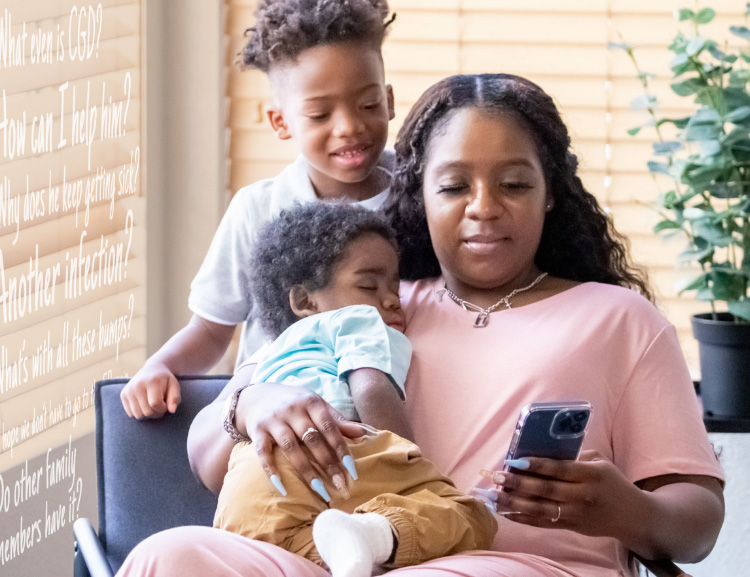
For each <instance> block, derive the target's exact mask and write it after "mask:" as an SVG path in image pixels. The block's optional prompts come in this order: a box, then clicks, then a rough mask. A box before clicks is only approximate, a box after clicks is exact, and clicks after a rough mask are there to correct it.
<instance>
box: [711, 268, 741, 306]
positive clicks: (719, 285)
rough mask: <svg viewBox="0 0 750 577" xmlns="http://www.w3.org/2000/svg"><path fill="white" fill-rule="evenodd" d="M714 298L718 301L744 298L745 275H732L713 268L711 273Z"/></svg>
mask: <svg viewBox="0 0 750 577" xmlns="http://www.w3.org/2000/svg"><path fill="white" fill-rule="evenodd" d="M711 279H712V288H713V293H714V298H715V299H716V300H720V301H736V300H738V299H740V298H741V297H744V296H745V284H746V282H745V280H746V279H745V275H743V274H732V273H731V272H729V271H725V270H723V269H721V268H717V267H714V268H713V271H712V272H711Z"/></svg>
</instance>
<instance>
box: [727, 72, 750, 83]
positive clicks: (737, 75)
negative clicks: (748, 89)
mask: <svg viewBox="0 0 750 577" xmlns="http://www.w3.org/2000/svg"><path fill="white" fill-rule="evenodd" d="M748 80H750V70H746V69H742V70H732V72H730V73H729V85H730V86H742V87H744V86H745V84H746V83H747V81H748Z"/></svg>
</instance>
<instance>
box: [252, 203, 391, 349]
mask: <svg viewBox="0 0 750 577" xmlns="http://www.w3.org/2000/svg"><path fill="white" fill-rule="evenodd" d="M370 233H375V234H379V235H380V236H382V237H383V238H384V239H386V240H387V241H388V242H389V243H391V245H393V248H394V250H396V235H395V233H394V231H393V229H392V228H391V225H390V224H389V223H388V221H387V219H386V218H385V216H384V215H382V214H381V213H378V212H375V211H372V210H368V209H366V208H362V207H361V206H357V205H355V204H345V203H341V202H314V203H308V204H296V205H295V206H294V207H292V208H290V209H288V210H284V211H282V212H281V214H279V216H278V217H276V218H274V219H273V220H271V221H269V222H267V223H266V224H265V225H264V226H262V227H261V229H260V231H259V232H258V236H257V237H256V241H255V249H254V250H253V254H252V256H251V260H250V263H249V264H250V267H251V269H250V270H251V271H252V273H251V275H250V276H251V280H250V287H249V288H250V291H251V294H252V295H253V301H254V305H255V311H254V315H255V318H256V319H257V320H258V321H259V322H260V325H261V328H262V329H263V330H264V331H265V332H266V333H268V334H269V335H270V336H271V337H273V338H276V337H278V336H279V335H280V334H281V333H282V332H284V330H285V329H287V328H288V327H289V326H290V325H291V324H292V323H294V322H295V321H297V320H298V319H297V317H296V315H295V314H294V312H293V311H292V307H291V305H290V304H289V292H290V291H291V290H292V287H294V286H295V285H302V286H303V287H305V288H306V289H307V290H309V291H315V290H320V289H323V288H325V287H326V286H328V284H329V283H330V282H331V280H332V279H333V275H334V273H335V269H336V266H337V265H338V264H339V263H340V262H341V261H342V260H343V259H344V258H345V257H346V254H347V250H348V248H349V246H350V245H351V243H352V242H353V241H355V240H357V239H358V238H360V237H362V236H364V235H365V234H370Z"/></svg>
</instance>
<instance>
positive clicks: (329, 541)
mask: <svg viewBox="0 0 750 577" xmlns="http://www.w3.org/2000/svg"><path fill="white" fill-rule="evenodd" d="M313 540H314V541H315V546H316V547H317V548H318V553H319V554H320V556H321V557H322V558H323V561H325V562H326V564H327V565H328V568H329V569H330V570H331V575H332V577H371V575H372V574H373V568H374V567H375V566H377V565H380V564H382V563H385V562H386V561H387V560H388V558H389V557H390V556H391V553H392V552H393V544H394V542H393V541H394V540H393V531H392V529H391V524H390V523H389V522H388V519H386V518H385V517H383V516H382V515H378V514H377V513H354V514H352V515H349V514H348V513H344V512H343V511H339V510H338V509H328V510H326V511H323V512H322V513H321V514H320V515H318V517H317V518H316V519H315V523H314V524H313Z"/></svg>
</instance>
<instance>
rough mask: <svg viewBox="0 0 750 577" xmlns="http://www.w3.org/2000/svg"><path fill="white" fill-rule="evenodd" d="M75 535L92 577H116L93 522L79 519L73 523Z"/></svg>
mask: <svg viewBox="0 0 750 577" xmlns="http://www.w3.org/2000/svg"><path fill="white" fill-rule="evenodd" d="M73 534H74V535H75V538H76V542H77V543H78V552H79V553H80V554H81V555H82V556H83V560H84V561H85V562H86V567H87V568H88V570H89V574H90V575H91V577H114V573H112V568H111V567H110V566H109V562H108V561H107V557H106V555H105V554H104V548H103V547H102V544H101V542H100V541H99V538H98V537H97V535H96V531H95V530H94V527H93V526H92V525H91V521H89V520H88V519H85V518H81V519H78V520H77V521H76V522H75V523H73Z"/></svg>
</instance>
